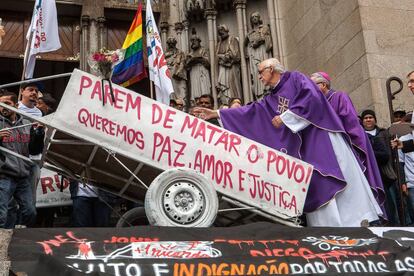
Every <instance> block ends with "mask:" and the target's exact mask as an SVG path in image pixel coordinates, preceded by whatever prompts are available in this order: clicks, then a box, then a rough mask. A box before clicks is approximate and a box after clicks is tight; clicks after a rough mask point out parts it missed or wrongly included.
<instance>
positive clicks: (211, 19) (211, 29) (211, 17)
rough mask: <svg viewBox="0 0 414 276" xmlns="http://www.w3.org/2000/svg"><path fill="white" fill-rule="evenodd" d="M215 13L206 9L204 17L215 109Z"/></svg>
mask: <svg viewBox="0 0 414 276" xmlns="http://www.w3.org/2000/svg"><path fill="white" fill-rule="evenodd" d="M216 15H217V12H216V10H214V9H206V11H205V16H206V18H207V31H208V48H209V51H210V64H211V66H210V77H211V88H212V92H213V93H212V94H213V98H214V107H215V108H217V90H216V85H217V62H216V41H217V38H216V36H215V33H216V32H217V30H216V25H215V24H214V23H215V21H216Z"/></svg>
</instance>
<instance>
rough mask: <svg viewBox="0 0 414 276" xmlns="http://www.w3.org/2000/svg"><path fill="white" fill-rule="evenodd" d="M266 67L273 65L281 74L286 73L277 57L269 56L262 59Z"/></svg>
mask: <svg viewBox="0 0 414 276" xmlns="http://www.w3.org/2000/svg"><path fill="white" fill-rule="evenodd" d="M262 64H263V66H264V67H272V68H273V70H274V71H275V72H278V73H280V74H282V73H284V72H285V71H286V70H285V68H284V67H283V65H282V64H281V63H280V61H279V60H278V59H277V58H269V59H266V60H264V61H262Z"/></svg>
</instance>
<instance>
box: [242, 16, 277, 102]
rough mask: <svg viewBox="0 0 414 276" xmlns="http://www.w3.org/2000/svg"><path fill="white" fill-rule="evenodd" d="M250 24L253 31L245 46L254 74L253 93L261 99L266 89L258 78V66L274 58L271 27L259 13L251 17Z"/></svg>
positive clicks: (248, 36)
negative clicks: (265, 23)
mask: <svg viewBox="0 0 414 276" xmlns="http://www.w3.org/2000/svg"><path fill="white" fill-rule="evenodd" d="M250 23H251V26H252V29H251V30H250V32H249V33H248V34H247V36H246V40H245V46H246V47H247V56H248V58H249V67H250V72H251V74H252V76H251V81H252V92H253V94H254V96H255V98H256V99H260V98H261V97H263V96H264V94H265V93H266V88H265V86H264V85H263V84H262V82H261V81H260V80H259V78H258V75H257V74H258V71H257V65H258V64H259V63H260V62H261V61H263V60H265V59H268V58H271V57H272V47H273V45H272V37H271V34H270V29H269V27H268V26H267V25H264V24H263V21H262V20H261V18H260V13H259V12H254V13H252V14H251V15H250Z"/></svg>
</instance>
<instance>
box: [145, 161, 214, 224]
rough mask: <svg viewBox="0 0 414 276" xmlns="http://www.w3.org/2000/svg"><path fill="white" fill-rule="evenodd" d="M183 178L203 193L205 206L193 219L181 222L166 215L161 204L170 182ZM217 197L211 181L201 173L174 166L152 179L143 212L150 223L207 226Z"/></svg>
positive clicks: (211, 219) (211, 221)
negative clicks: (186, 222) (184, 222)
mask: <svg viewBox="0 0 414 276" xmlns="http://www.w3.org/2000/svg"><path fill="white" fill-rule="evenodd" d="M180 180H181V181H183V180H185V181H186V182H191V183H192V184H193V185H194V186H196V187H197V188H198V189H199V190H200V191H201V192H202V194H203V197H204V203H205V206H204V208H203V211H202V214H201V215H200V217H199V218H197V219H196V220H195V221H193V222H190V223H188V224H181V223H177V222H175V221H173V220H172V219H171V218H169V217H168V215H167V214H166V211H165V210H164V208H163V206H162V197H163V195H164V192H165V190H166V189H167V188H168V187H170V186H171V183H174V182H178V181H180ZM218 206H219V204H218V198H217V193H216V190H215V189H214V187H213V185H212V183H211V182H210V181H209V180H208V179H207V178H206V177H205V176H204V175H202V174H201V173H199V172H197V171H194V170H191V169H182V168H174V169H170V170H166V171H164V172H162V173H161V174H160V175H158V176H157V178H155V179H154V181H152V183H151V185H150V186H149V189H148V190H147V193H146V195H145V213H146V214H147V218H148V221H149V223H150V224H151V225H156V226H180V227H209V226H211V225H212V224H213V222H214V220H215V219H216V216H217V212H218Z"/></svg>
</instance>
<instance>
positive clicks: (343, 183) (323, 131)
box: [0, 58, 414, 228]
mask: <svg viewBox="0 0 414 276" xmlns="http://www.w3.org/2000/svg"><path fill="white" fill-rule="evenodd" d="M407 78H408V87H409V89H410V90H411V92H412V93H413V94H414V72H411V73H410V74H408V76H407ZM258 79H259V80H260V81H261V82H262V84H263V85H264V86H266V87H269V88H270V92H269V93H268V94H266V95H264V97H263V98H262V99H260V100H257V101H255V102H251V103H248V104H246V105H244V103H243V100H242V99H240V98H232V99H229V101H228V105H223V106H220V107H219V109H218V110H214V99H213V97H212V96H211V95H210V94H203V95H201V96H200V97H196V98H194V101H193V102H185V101H184V100H183V99H181V98H172V99H171V101H170V106H171V107H173V108H176V109H178V110H181V111H184V112H188V113H190V114H192V115H194V116H197V117H200V118H203V119H205V120H206V121H208V122H210V123H212V124H215V125H218V126H222V127H224V128H225V129H228V130H230V131H233V132H235V133H238V134H240V135H243V136H245V137H247V138H249V139H252V140H255V141H257V142H260V143H262V144H264V145H267V146H269V147H272V148H274V149H276V150H280V151H283V152H285V153H287V154H289V155H291V156H294V157H296V158H300V159H302V160H304V161H305V162H308V163H310V164H312V165H313V167H314V173H313V176H312V178H311V182H310V186H309V190H308V194H307V198H306V202H305V206H304V212H305V214H306V217H305V223H306V225H308V226H336V227H346V226H348V227H351V226H365V225H387V226H405V225H410V224H412V223H414V208H413V203H414V142H413V141H414V140H413V138H414V137H413V134H412V133H408V134H407V135H404V136H402V137H399V138H398V139H395V137H391V136H390V132H389V131H388V129H386V128H380V127H379V126H378V125H377V120H376V114H375V112H374V111H373V110H370V109H367V110H364V111H363V112H362V113H361V114H360V115H359V114H358V113H357V112H356V109H355V108H354V105H353V103H352V101H351V99H350V97H349V96H348V94H347V93H345V92H343V91H336V90H334V89H333V88H332V87H331V78H330V76H329V74H327V73H326V72H315V73H313V74H311V75H310V76H306V75H304V74H302V73H300V72H297V71H293V72H289V71H286V70H285V69H284V68H283V66H282V65H281V64H280V62H279V61H278V60H277V59H274V58H271V59H267V60H264V61H262V62H261V63H259V65H258ZM18 98H19V100H18ZM0 102H1V103H4V104H6V105H9V106H12V107H15V108H18V109H19V110H20V111H21V112H24V113H27V114H30V115H32V116H35V117H41V116H44V115H47V114H50V113H51V112H53V111H54V108H55V105H56V101H55V100H54V99H53V98H52V97H51V96H50V95H49V94H42V93H41V92H40V91H39V84H37V83H26V84H24V85H22V86H21V89H20V95H19V96H17V95H16V94H14V93H12V92H9V91H7V90H2V91H1V92H0ZM394 118H395V119H394V122H393V124H403V123H411V120H412V113H405V112H404V111H402V110H398V111H396V112H395V113H394ZM0 120H1V125H0V145H1V147H2V150H1V151H0V228H13V227H15V226H16V225H24V226H29V227H30V226H33V225H34V224H35V221H36V208H35V202H36V187H37V183H38V181H39V176H40V163H41V162H39V161H40V160H41V157H42V156H41V155H42V152H43V147H44V136H45V127H44V126H42V125H41V124H39V123H33V122H30V121H29V120H27V119H25V118H24V117H23V116H21V115H19V114H18V113H16V112H14V111H12V110H10V109H7V108H4V107H0ZM240 122H243V123H242V124H241V123H240ZM270 137H271V139H269V138H270ZM321 152H323V153H324V154H320V153H321ZM16 154H17V155H19V156H17V155H16ZM22 157H23V158H22ZM91 184H92V185H91ZM70 191H71V195H72V200H73V208H72V209H73V212H72V225H73V226H77V227H93V226H99V227H104V226H109V219H110V216H111V207H110V205H111V204H112V202H113V200H114V197H113V196H111V195H110V194H107V193H105V192H103V191H101V190H99V189H98V188H96V187H95V186H94V185H93V183H80V182H78V181H76V180H71V181H70Z"/></svg>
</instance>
